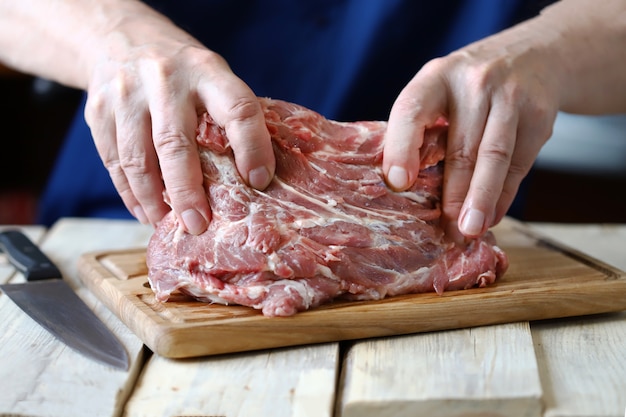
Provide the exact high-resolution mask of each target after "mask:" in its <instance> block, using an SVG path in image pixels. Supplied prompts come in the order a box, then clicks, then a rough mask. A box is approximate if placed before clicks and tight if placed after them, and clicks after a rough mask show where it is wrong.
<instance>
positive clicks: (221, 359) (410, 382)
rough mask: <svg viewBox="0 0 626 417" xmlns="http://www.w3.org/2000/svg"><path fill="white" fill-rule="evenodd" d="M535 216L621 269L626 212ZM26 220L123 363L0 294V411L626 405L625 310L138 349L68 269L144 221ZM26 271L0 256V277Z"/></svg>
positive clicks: (136, 241) (215, 415)
mask: <svg viewBox="0 0 626 417" xmlns="http://www.w3.org/2000/svg"><path fill="white" fill-rule="evenodd" d="M534 226H535V227H536V228H537V229H538V230H539V231H541V232H543V233H545V234H546V235H548V236H550V237H552V238H555V239H557V240H560V241H562V242H564V243H566V244H567V245H569V246H572V247H574V248H576V249H579V250H581V251H583V252H586V253H588V254H590V255H592V256H594V257H596V258H598V259H601V260H603V261H605V262H607V263H609V264H612V265H613V266H616V267H618V268H621V269H624V270H626V225H557V224H535V225H534ZM0 227H2V226H0ZM24 230H25V231H26V232H27V233H28V234H29V236H31V238H32V239H33V240H35V241H39V242H40V243H41V245H42V250H43V251H44V252H46V253H47V254H48V255H49V256H50V257H51V258H52V259H53V261H55V262H56V263H57V264H58V266H59V267H60V269H61V270H62V271H63V272H64V274H65V275H66V278H67V279H68V280H69V281H70V283H71V285H72V286H73V287H74V288H75V289H76V290H77V292H78V294H79V295H80V296H81V297H82V298H83V299H84V300H85V301H86V302H87V303H88V304H89V305H90V306H91V307H92V308H93V309H94V311H95V312H96V314H97V315H99V316H100V317H101V319H102V320H103V321H104V322H105V323H107V325H108V326H109V327H110V328H111V329H112V330H113V331H114V332H115V333H116V334H117V335H118V337H119V338H120V339H121V340H122V341H123V343H124V344H125V346H126V349H127V351H128V352H129V354H130V356H131V358H132V359H131V360H132V364H131V367H130V369H129V370H128V371H119V370H115V369H112V368H109V367H107V366H104V365H100V364H98V363H96V362H93V361H90V360H89V359H86V358H84V357H82V356H81V355H79V354H77V353H75V352H74V351H73V350H71V349H69V348H67V347H65V346H64V345H63V344H61V343H60V342H57V341H56V340H55V339H54V338H53V337H52V336H50V335H49V334H48V333H47V332H46V331H44V330H43V329H41V328H40V327H39V326H37V325H36V324H35V323H34V322H33V321H32V320H31V319H30V318H28V316H26V315H25V314H23V313H22V312H21V311H20V310H19V309H18V308H17V307H16V306H15V305H14V304H13V303H12V302H11V301H10V300H9V299H8V298H7V297H5V296H3V295H0V416H37V417H39V416H51V417H52V416H54V417H72V416H77V417H85V416H94V417H97V416H102V417H112V416H128V417H140V416H141V417H144V416H145V417H159V416H164V417H182V416H202V417H255V416H262V417H267V416H272V417H281V416H284V417H293V416H295V417H302V416H311V417H326V416H328V417H330V416H336V417H340V416H343V417H351V416H355V417H367V416H377V417H380V416H393V417H402V416H491V417H492V416H507V417H514V416H520V417H522V416H524V417H535V416H537V417H538V416H545V417H605V416H606V417H621V416H622V415H624V413H625V408H626V313H614V314H603V315H598V316H590V317H580V318H571V319H559V320H550V321H543V322H532V323H526V322H525V323H514V324H509V325H498V326H489V327H480V328H471V329H463V330H454V331H443V332H434V333H425V334H417V335H409V336H400V337H392V338H384V339H376V340H366V341H358V342H347V343H329V344H323V345H315V346H306V347H297V348H286V349H276V350H268V351H260V352H253V353H243V354H233V355H223V356H216V357H208V358H200V359H190V360H169V359H165V358H162V357H159V356H157V355H153V354H151V352H149V351H148V350H147V349H145V348H144V346H143V344H142V343H141V341H140V340H139V339H138V338H137V337H136V336H135V335H134V334H133V333H132V332H131V331H130V330H128V328H127V327H126V326H125V325H124V324H123V323H122V322H121V321H119V320H118V319H117V317H115V316H114V315H113V314H112V313H110V312H109V311H108V310H107V309H106V308H105V307H103V306H102V304H101V303H100V302H99V301H98V300H97V299H96V298H95V297H94V295H93V294H91V293H90V292H89V291H87V290H86V289H85V288H84V287H83V286H82V284H81V282H80V281H79V279H78V275H77V270H76V262H77V260H78V258H79V257H80V256H81V255H82V254H83V253H85V252H88V251H95V250H108V249H117V248H120V249H122V248H136V247H138V246H143V245H146V243H147V241H148V239H149V237H150V235H151V233H152V230H151V228H149V227H146V226H142V225H139V224H138V223H135V222H129V221H111V220H94V219H91V220H89V219H63V220H61V221H60V222H58V223H57V224H56V225H55V226H54V227H53V228H51V229H50V230H45V229H44V228H42V227H37V226H29V227H25V228H24ZM1 256H2V255H0V257H1ZM22 279H23V277H22V276H21V275H20V274H19V273H15V270H14V269H13V268H12V267H11V266H10V265H8V264H7V263H6V262H5V261H4V260H1V259H0V282H7V281H11V282H19V281H20V280H22ZM468 314H479V312H468Z"/></svg>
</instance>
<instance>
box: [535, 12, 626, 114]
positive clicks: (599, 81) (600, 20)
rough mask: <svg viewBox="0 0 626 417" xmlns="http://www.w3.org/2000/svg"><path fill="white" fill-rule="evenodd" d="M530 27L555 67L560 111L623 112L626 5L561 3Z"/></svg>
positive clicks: (625, 90)
mask: <svg viewBox="0 0 626 417" xmlns="http://www.w3.org/2000/svg"><path fill="white" fill-rule="evenodd" d="M531 24H532V25H537V30H539V31H543V32H545V33H546V39H547V42H548V43H549V45H550V47H551V49H552V52H553V53H554V56H555V58H556V61H555V62H557V64H555V65H558V66H559V70H560V75H561V76H560V77H559V80H560V88H559V90H560V108H561V110H564V111H568V112H573V113H586V114H599V113H615V112H626V71H625V66H626V0H603V1H595V0H562V1H560V2H558V3H556V4H554V5H552V6H550V7H548V8H546V9H545V10H544V11H543V12H542V13H541V15H540V16H539V17H537V18H536V19H535V21H534V22H532V23H531Z"/></svg>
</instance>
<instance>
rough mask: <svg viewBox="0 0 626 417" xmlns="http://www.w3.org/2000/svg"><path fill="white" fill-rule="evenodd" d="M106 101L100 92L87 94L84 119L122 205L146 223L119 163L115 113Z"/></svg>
mask: <svg viewBox="0 0 626 417" xmlns="http://www.w3.org/2000/svg"><path fill="white" fill-rule="evenodd" d="M107 102H108V101H107V99H106V97H105V96H104V95H103V94H101V93H91V94H89V95H88V97H87V103H86V105H85V121H86V122H87V124H88V125H89V128H90V130H91V135H92V136H93V140H94V144H95V145H96V149H97V151H98V154H99V155H100V159H101V160H102V163H103V164H104V166H105V168H106V169H107V171H108V172H109V176H110V177H111V181H112V182H113V185H114V186H115V189H116V190H117V192H118V193H119V195H120V197H121V198H122V201H123V202H124V205H125V206H126V208H127V209H128V211H129V212H130V213H132V214H133V215H134V216H135V217H136V218H137V219H138V220H139V221H140V222H142V223H147V222H148V219H147V217H146V215H145V213H144V211H143V209H142V208H141V205H140V204H139V202H138V201H137V199H136V198H135V196H134V195H133V192H132V190H131V188H130V185H129V184H128V181H127V179H126V175H125V173H124V171H123V169H122V167H121V164H120V160H119V153H118V145H117V142H116V137H117V129H116V124H115V115H114V112H113V111H110V108H109V107H108V106H107Z"/></svg>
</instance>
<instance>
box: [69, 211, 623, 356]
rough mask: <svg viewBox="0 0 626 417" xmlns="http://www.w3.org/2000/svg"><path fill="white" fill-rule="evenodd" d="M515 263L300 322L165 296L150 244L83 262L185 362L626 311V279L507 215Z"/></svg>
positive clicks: (150, 335) (325, 309)
mask: <svg viewBox="0 0 626 417" xmlns="http://www.w3.org/2000/svg"><path fill="white" fill-rule="evenodd" d="M493 231H494V233H495V235H496V238H497V240H498V245H499V246H500V247H501V248H502V249H503V250H505V251H506V253H507V254H508V256H509V260H510V267H509V270H508V271H507V273H506V274H505V275H504V277H502V278H501V279H500V280H499V281H498V282H497V283H495V284H494V285H492V286H490V287H488V288H476V289H470V290H463V291H450V292H446V293H444V294H443V295H441V296H440V295H436V294H435V293H428V294H416V295H406V296H398V297H393V298H388V299H385V300H381V301H363V302H354V301H353V302H335V303H332V304H328V305H325V306H322V307H319V308H317V309H314V310H310V311H306V312H302V313H299V314H296V315H295V316H292V317H278V318H267V317H264V316H263V315H262V314H261V313H260V312H259V311H256V310H253V309H251V308H248V307H242V306H222V305H217V304H206V303H202V302H198V301H194V300H192V299H191V298H188V297H186V296H184V295H180V294H175V295H173V296H172V297H171V298H170V300H169V301H168V302H166V303H161V302H158V301H156V300H155V298H154V295H153V293H152V290H151V289H150V286H149V284H148V280H147V267H146V264H145V252H146V251H145V248H137V249H132V250H122V251H120V250H112V251H100V252H92V253H87V254H84V255H83V256H82V257H81V258H80V259H79V265H78V267H79V275H80V277H81V279H82V280H83V282H84V283H85V284H86V285H87V287H89V288H90V290H91V291H93V292H94V293H95V294H96V296H97V297H98V298H99V299H100V300H102V302H103V303H104V304H105V305H106V306H107V307H108V308H109V309H111V310H112V311H113V312H114V313H115V314H116V315H117V316H118V317H119V318H120V319H121V320H122V321H123V322H124V323H126V325H127V326H128V327H129V328H130V329H131V330H133V331H134V332H135V333H136V334H137V335H138V336H139V337H140V338H141V339H142V340H143V341H144V343H145V344H146V345H147V346H148V347H149V348H150V349H152V350H153V351H154V352H156V353H158V354H159V355H162V356H165V357H171V358H185V357H194V356H203V355H214V354H221V353H230V352H241V351H248V350H257V349H265V348H274V347H282V346H294V345H303V344H310V343H320V342H329V341H339V340H349V339H361V338H369V337H378V336H389V335H398V334H408V333H418V332H427V331H434V330H444V329H454V328H462V327H473V326H480V325H488V324H497V323H511V322H518V321H532V320H542V319H549V318H557V317H569V316H579V315H587V314H594V313H605V312H611V311H621V310H626V273H624V272H623V271H620V270H618V269H616V268H613V267H611V266H609V265H607V264H605V263H603V262H600V261H598V260H596V259H594V258H592V257H590V256H587V255H585V254H583V253H580V252H577V251H575V250H572V249H569V248H567V247H564V246H562V245H558V244H556V243H554V242H552V241H549V240H547V239H545V238H544V237H542V236H540V235H537V234H536V233H534V232H533V231H531V229H530V228H529V227H528V226H526V225H524V224H523V223H520V222H517V221H514V220H512V219H505V220H504V221H503V222H502V223H501V224H499V225H498V226H497V227H495V228H494V230H493Z"/></svg>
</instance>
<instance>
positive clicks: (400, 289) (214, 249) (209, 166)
mask: <svg viewBox="0 0 626 417" xmlns="http://www.w3.org/2000/svg"><path fill="white" fill-rule="evenodd" d="M260 100H261V104H262V106H263V109H264V111H265V117H266V124H267V128H268V129H269V132H270V134H271V136H272V142H273V147H274V152H275V156H276V164H277V166H276V176H275V178H274V180H273V182H272V183H271V184H270V186H269V187H268V188H267V189H266V190H264V191H257V190H254V189H252V188H250V187H248V186H246V185H245V184H244V183H243V181H242V179H241V177H240V176H239V174H238V173H237V170H236V168H235V165H234V159H233V155H232V151H231V149H230V147H229V144H228V138H227V137H226V136H225V132H224V131H223V129H221V128H220V127H218V126H217V125H216V124H215V123H214V122H213V121H212V119H211V118H210V117H209V116H208V115H207V114H204V115H202V116H201V117H200V119H199V128H198V136H197V141H198V145H199V149H200V152H201V160H202V168H203V171H204V176H205V182H204V184H205V189H206V192H207V195H208V198H209V200H210V204H211V207H212V210H213V220H212V221H211V224H210V225H209V228H208V230H207V231H206V232H205V233H203V234H201V235H199V236H193V235H190V234H187V233H185V232H184V231H183V230H182V228H181V227H180V225H179V224H178V222H177V220H176V217H175V216H174V215H173V214H172V213H170V214H168V215H167V216H166V217H165V218H164V219H163V220H162V221H161V223H160V224H159V225H158V227H157V229H156V231H155V233H154V234H153V236H152V238H151V240H150V242H149V245H148V252H147V264H148V267H149V281H150V284H151V287H152V289H153V290H154V292H155V294H156V297H157V299H158V300H161V301H166V300H167V299H168V298H169V297H170V295H171V294H172V293H173V292H175V291H180V292H182V293H184V294H187V295H191V296H193V297H195V298H197V299H198V300H202V301H206V302H211V303H213V302H215V303H221V304H240V305H244V306H250V307H253V308H255V309H261V310H262V312H263V314H264V315H266V316H290V315H293V314H296V313H297V312H298V311H303V310H307V309H310V308H313V307H317V306H319V305H321V304H323V303H328V302H330V301H332V300H335V299H349V300H378V299H382V298H384V297H387V296H395V295H398V294H408V293H421V292H428V291H436V292H437V293H440V294H441V293H442V292H443V291H444V290H458V289H466V288H470V287H474V286H486V285H488V284H491V283H493V282H494V281H495V280H496V279H497V277H499V276H500V275H502V274H503V273H504V272H505V270H506V268H507V266H508V260H507V257H506V255H505V253H504V252H503V251H502V250H500V249H499V248H498V247H497V246H496V245H495V241H494V238H493V236H492V235H491V234H487V235H486V236H485V237H484V238H481V239H476V240H473V241H472V242H470V243H469V244H467V245H463V246H459V245H456V244H454V243H453V242H452V241H451V240H449V239H447V238H446V236H445V234H444V232H443V230H442V228H441V227H440V225H439V218H440V215H441V211H440V194H441V184H442V172H443V171H442V170H443V162H442V160H443V157H444V150H445V140H446V128H445V127H441V126H440V127H435V128H432V129H429V130H427V132H426V138H425V143H424V146H423V148H422V153H421V166H420V175H419V178H418V180H417V182H416V184H415V185H414V186H413V187H412V188H411V189H410V190H409V191H406V192H393V191H392V190H390V189H389V188H388V187H387V186H386V184H385V182H384V180H383V177H382V170H381V167H380V164H381V160H382V142H383V135H384V132H385V128H386V122H355V123H339V122H335V121H330V120H326V119H324V118H323V117H322V116H321V115H319V114H317V113H315V112H312V111H310V110H308V109H305V108H303V107H301V106H298V105H295V104H292V103H287V102H284V101H278V100H271V99H260Z"/></svg>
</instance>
